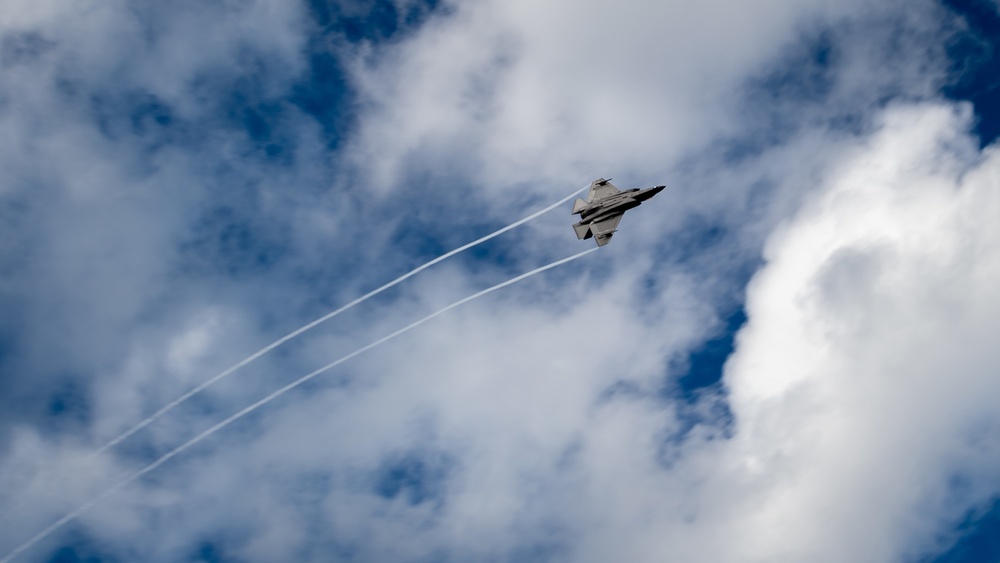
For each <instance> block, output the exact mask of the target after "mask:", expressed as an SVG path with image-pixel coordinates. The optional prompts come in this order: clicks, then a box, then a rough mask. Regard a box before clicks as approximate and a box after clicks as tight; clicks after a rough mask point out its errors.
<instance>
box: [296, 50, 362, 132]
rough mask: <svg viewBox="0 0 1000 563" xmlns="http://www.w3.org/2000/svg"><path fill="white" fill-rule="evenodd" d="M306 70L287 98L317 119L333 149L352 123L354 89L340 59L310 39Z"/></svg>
mask: <svg viewBox="0 0 1000 563" xmlns="http://www.w3.org/2000/svg"><path fill="white" fill-rule="evenodd" d="M310 43H311V47H310V51H311V54H310V55H309V72H308V74H307V75H306V76H305V77H303V79H302V80H301V81H299V82H298V83H297V84H295V85H294V86H293V87H292V91H291V94H290V96H289V98H288V101H289V102H290V103H291V104H293V105H295V106H296V107H298V108H299V109H300V110H301V111H303V112H304V113H306V114H307V115H309V116H311V117H312V118H313V119H315V120H316V122H317V123H319V125H320V127H321V128H322V130H323V136H324V138H325V141H326V146H327V148H328V149H330V150H333V149H336V148H337V146H338V145H339V144H340V142H341V140H342V139H343V138H344V137H345V136H346V135H347V133H348V131H349V130H350V128H351V126H352V125H353V124H354V119H353V118H354V115H353V113H352V112H351V111H349V110H350V104H351V101H352V100H353V92H352V90H351V87H350V84H349V83H348V81H347V77H346V73H345V71H344V69H343V67H342V66H341V64H340V61H339V60H338V59H337V58H336V57H335V56H334V55H333V54H332V53H329V52H326V51H325V50H322V48H323V44H322V43H320V42H319V41H317V40H315V39H313V40H312V41H311V42H310Z"/></svg>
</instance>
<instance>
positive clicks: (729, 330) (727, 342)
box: [677, 307, 747, 398]
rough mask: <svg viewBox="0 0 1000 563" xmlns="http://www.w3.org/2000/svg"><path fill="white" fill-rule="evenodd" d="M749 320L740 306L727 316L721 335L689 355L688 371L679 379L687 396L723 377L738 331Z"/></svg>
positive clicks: (680, 386) (691, 395)
mask: <svg viewBox="0 0 1000 563" xmlns="http://www.w3.org/2000/svg"><path fill="white" fill-rule="evenodd" d="M746 321H747V316H746V311H744V309H743V307H739V308H738V309H736V310H735V311H733V312H732V313H730V314H729V316H728V317H727V318H726V325H725V328H724V330H723V332H722V334H720V335H719V336H717V337H715V338H713V339H711V340H709V341H707V342H705V344H704V345H703V346H702V347H701V348H699V349H697V350H695V351H693V352H691V353H690V354H689V355H688V358H687V363H688V366H689V367H688V369H687V372H686V373H685V374H684V375H683V376H681V377H680V378H679V379H678V380H677V384H678V386H679V388H680V392H681V393H682V394H683V395H684V396H685V397H686V398H692V397H693V393H694V392H695V391H696V390H698V389H701V388H704V387H708V386H710V385H715V384H716V383H718V382H719V381H720V380H721V379H722V368H723V365H724V364H725V363H726V360H727V359H729V356H730V354H732V353H733V349H734V347H735V338H736V332H737V331H739V330H740V329H741V328H743V325H744V324H745V323H746Z"/></svg>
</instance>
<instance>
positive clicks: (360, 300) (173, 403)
mask: <svg viewBox="0 0 1000 563" xmlns="http://www.w3.org/2000/svg"><path fill="white" fill-rule="evenodd" d="M585 189H587V188H582V189H579V190H577V191H575V192H573V193H571V194H570V195H568V196H566V197H564V198H563V199H561V200H559V201H557V202H555V203H553V204H552V205H550V206H548V207H546V208H545V209H542V210H540V211H536V212H535V213H532V214H531V215H528V216H527V217H525V218H524V219H521V220H520V221H517V222H514V223H511V224H510V225H507V226H506V227H504V228H502V229H500V230H498V231H494V232H492V233H490V234H488V235H486V236H484V237H482V238H480V239H476V240H474V241H472V242H470V243H468V244H466V245H464V246H460V247H458V248H456V249H455V250H452V251H451V252H448V253H447V254H442V255H441V256H438V257H437V258H435V259H433V260H431V261H430V262H427V263H426V264H424V265H422V266H417V267H416V268H414V269H412V270H410V271H409V272H407V273H405V274H403V275H402V276H399V277H398V278H396V279H394V280H392V281H391V282H389V283H387V284H385V285H383V286H382V287H379V288H378V289H373V290H372V291H369V292H368V293H366V294H364V295H362V296H361V297H358V298H357V299H355V300H354V301H351V302H350V303H348V304H346V305H344V306H342V307H340V308H339V309H337V310H335V311H333V312H332V313H327V314H326V315H324V316H322V317H320V318H318V319H316V320H314V321H312V322H311V323H309V324H307V325H304V326H302V327H301V328H298V329H296V330H294V331H292V332H289V333H288V334H286V335H285V336H282V337H281V338H279V339H277V340H275V341H274V342H272V343H270V344H268V345H267V346H265V347H263V348H261V349H260V350H257V351H256V352H254V353H253V354H251V355H249V356H247V357H246V358H245V359H243V360H240V361H239V362H237V363H235V364H233V365H232V366H231V367H229V368H227V369H226V370H225V371H223V372H221V373H219V374H217V375H215V376H213V377H212V378H210V379H208V380H207V381H205V382H204V383H202V384H200V385H198V386H197V387H194V388H193V389H191V390H190V391H188V392H186V393H184V394H183V395H181V396H180V397H177V398H176V399H174V400H173V401H170V402H169V403H167V404H166V405H164V406H163V407H162V408H160V410H158V411H156V412H154V413H153V414H151V415H149V416H148V417H146V419H145V420H143V421H142V422H139V423H137V424H136V425H135V426H133V427H131V428H129V429H128V430H126V431H125V432H122V433H121V434H120V435H118V437H116V438H114V439H113V440H111V441H109V442H108V443H106V444H104V445H103V446H101V447H100V448H99V449H98V450H97V451H96V452H94V455H99V454H101V453H104V452H105V451H107V450H108V449H110V448H113V447H115V446H116V445H118V444H119V443H121V442H122V441H123V440H125V439H127V438H128V437H129V436H131V435H133V434H135V433H136V432H138V431H140V430H142V429H143V428H145V427H147V426H149V425H150V424H152V423H153V422H154V421H155V420H156V419H158V418H160V417H161V416H163V415H165V414H167V413H168V412H169V411H171V410H173V409H174V408H175V407H176V406H177V405H180V404H181V403H183V402H184V401H186V400H188V399H190V398H191V397H192V396H194V395H196V394H198V393H200V392H201V391H204V390H205V388H207V387H208V386H210V385H212V384H214V383H216V382H217V381H219V380H220V379H223V378H225V377H227V376H229V375H230V374H232V373H233V372H235V371H236V370H238V369H240V368H242V367H243V366H245V365H247V364H249V363H250V362H253V361H254V360H256V359H257V358H259V357H261V356H263V355H264V354H267V353H268V352H270V351H271V350H274V349H275V348H277V347H278V346H281V345H282V344H284V343H285V342H288V341H289V340H291V339H293V338H295V337H296V336H299V335H300V334H302V333H303V332H306V331H307V330H310V329H312V328H315V327H316V326H317V325H319V324H321V323H324V322H326V321H328V320H330V319H332V318H333V317H336V316H337V315H339V314H341V313H343V312H344V311H346V310H348V309H350V308H351V307H354V306H355V305H359V304H361V303H363V302H365V301H367V300H368V299H370V298H372V297H374V296H376V295H378V294H379V293H382V292H383V291H385V290H387V289H389V288H391V287H393V286H395V285H397V284H399V283H401V282H402V281H404V280H406V279H408V278H410V277H413V276H415V275H417V274H418V273H420V272H422V271H424V270H426V269H427V268H430V267H431V266H433V265H434V264H437V263H438V262H441V261H443V260H447V259H448V258H451V257H452V256H454V255H456V254H458V253H460V252H462V251H465V250H468V249H470V248H472V247H473V246H476V245H478V244H482V243H484V242H486V241H488V240H490V239H491V238H494V237H497V236H500V235H502V234H503V233H506V232H507V231H509V230H511V229H514V228H516V227H520V226H521V225H523V224H525V223H527V222H528V221H531V220H532V219H536V218H538V217H539V216H541V215H544V214H545V213H548V212H549V211H552V210H553V209H555V208H556V207H559V206H560V205H562V204H564V203H566V202H567V201H569V200H571V199H573V198H574V197H575V196H576V195H577V194H578V193H580V192H582V191H583V190H585Z"/></svg>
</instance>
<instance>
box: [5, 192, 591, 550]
mask: <svg viewBox="0 0 1000 563" xmlns="http://www.w3.org/2000/svg"><path fill="white" fill-rule="evenodd" d="M573 195H576V194H575V193H574V194H573ZM571 197H572V196H571ZM560 203H564V202H560ZM557 205H558V204H557ZM549 209H551V208H549ZM545 211H547V210H543V211H540V212H539V214H540V213H544V212H545ZM536 216H537V214H536ZM531 218H532V217H528V218H526V219H523V220H522V221H521V222H522V223H523V222H524V221H527V220H530V219H531ZM514 226H516V224H515V225H512V226H511V227H508V229H509V228H513V227H514ZM497 232H498V233H499V232H502V231H497ZM495 234H496V233H495ZM495 234H494V235H490V236H495ZM481 240H485V239H481ZM477 242H479V241H477ZM471 244H474V243H470V245H471ZM464 248H467V246H466V247H463V248H462V249H464ZM462 249H458V250H455V251H452V253H451V254H454V253H455V252H459V251H460V250H462ZM597 249H598V247H594V248H591V249H590V250H584V251H583V252H581V253H579V254H574V255H573V256H570V257H568V258H563V259H562V260H556V261H555V262H552V263H550V264H548V265H545V266H542V267H540V268H536V269H534V270H531V271H530V272H527V273H525V274H521V275H519V276H517V277H514V278H511V279H509V280H507V281H505V282H503V283H498V284H497V285H494V286H492V287H489V288H487V289H484V290H482V291H480V292H478V293H474V294H472V295H470V296H468V297H465V298H464V299H460V300H458V301H456V302H454V303H452V304H451V305H448V306H447V307H444V308H443V309H439V310H437V311H435V312H433V313H431V314H430V315H427V316H426V317H424V318H422V319H420V320H418V321H414V322H412V323H410V324H408V325H406V326H405V327H403V328H401V329H399V330H397V331H396V332H393V333H391V334H389V335H387V336H383V337H382V338H380V339H378V340H376V341H374V342H372V343H371V344H367V345H365V346H362V347H361V348H358V349H357V350H355V351H353V352H351V353H350V354H347V355H346V356H343V357H341V358H339V359H337V360H334V361H332V362H330V363H328V364H326V365H325V366H323V367H321V368H319V369H316V370H315V371H312V372H310V373H307V374H306V375H303V376H302V377H300V378H298V379H296V380H295V381H293V382H291V383H289V384H287V385H285V386H284V387H281V388H280V389H278V390H277V391H275V392H273V393H271V394H270V395H268V396H266V397H264V398H263V399H260V400H259V401H257V402H255V403H253V404H251V405H250V406H248V407H245V408H243V409H242V410H240V411H237V412H236V413H234V414H232V415H230V416H229V417H228V418H226V419H224V420H222V421H221V422H218V423H216V424H215V425H214V426H212V427H210V428H209V429H208V430H205V431H203V432H202V433H201V434H198V435H197V436H195V437H194V438H191V439H190V440H188V441H187V442H184V443H183V444H181V445H180V446H177V447H176V448H174V449H173V450H171V451H169V452H167V453H166V454H163V455H162V456H161V457H160V458H158V459H157V460H156V461H153V462H152V463H150V464H149V465H147V466H145V467H143V468H142V469H140V470H138V471H136V472H135V473H132V474H131V475H129V476H128V477H126V478H125V479H122V480H121V481H119V482H118V483H116V484H115V485H114V486H112V487H111V488H109V489H107V490H106V491H104V492H103V493H101V494H100V495H98V496H97V497H95V498H94V499H92V500H90V501H88V502H86V503H85V504H83V505H81V506H79V507H78V508H77V509H76V510H73V511H72V512H70V513H69V514H67V515H65V516H63V517H62V518H60V519H59V520H57V521H56V522H54V523H52V524H50V525H49V526H48V527H47V528H45V529H44V530H42V531H40V532H38V533H37V534H35V535H34V536H32V537H31V539H29V540H28V541H26V542H24V543H23V544H21V545H20V546H18V547H17V548H15V549H14V550H13V551H11V552H10V553H8V554H7V555H5V556H4V557H3V559H0V563H9V562H10V561H13V560H14V558H15V557H17V556H18V555H20V554H21V553H23V552H24V551H26V550H28V549H30V548H31V547H32V546H33V545H35V544H36V543H38V542H39V541H41V540H42V539H43V538H45V537H46V536H48V535H49V534H51V533H52V532H54V531H55V530H57V529H59V528H60V527H61V526H63V525H64V524H66V523H67V522H69V521H70V520H73V519H74V518H76V517H77V516H79V515H81V514H83V513H84V512H86V511H88V510H90V509H91V508H93V507H94V506H95V505H97V504H98V503H100V502H101V501H102V500H104V499H105V498H107V497H109V496H111V495H112V494H114V493H115V492H117V491H118V490H119V489H121V488H122V487H124V486H125V485H128V484H129V483H131V482H132V481H135V480H136V479H138V478H139V477H142V476H143V475H145V474H147V473H149V472H150V471H153V470H154V469H156V468H157V467H159V466H161V465H163V464H164V463H166V462H167V461H169V460H171V459H172V458H174V457H177V456H178V455H180V454H181V453H183V452H184V451H185V450H187V449H188V448H190V447H191V446H194V445H195V444H197V443H198V442H201V441H202V440H204V439H205V438H208V437H209V436H211V435H212V434H215V433H216V432H218V431H219V430H221V429H223V428H225V427H226V426H228V425H230V424H232V423H233V422H235V421H237V420H239V419H240V418H243V417H244V416H246V415H248V414H250V413H251V412H253V411H255V410H257V409H259V408H260V407H263V406H264V405H266V404H267V403H270V402H271V401H273V400H275V399H277V398H278V397H280V396H281V395H284V394H285V393H287V392H289V391H291V390H292V389H295V388H296V387H298V386H299V385H302V384H303V383H305V382H307V381H309V380H310V379H312V378H314V377H316V376H317V375H320V374H321V373H324V372H327V371H329V370H331V369H333V368H335V367H336V366H338V365H340V364H342V363H344V362H346V361H348V360H350V359H351V358H354V357H355V356H358V355H360V354H363V353H365V352H367V351H368V350H371V349H372V348H375V347H376V346H380V345H382V344H384V343H385V342H388V341H389V340H392V339H393V338H396V337H397V336H399V335H401V334H403V333H405V332H408V331H410V330H413V329H414V328H416V327H418V326H420V325H422V324H424V323H426V322H427V321H429V320H431V319H433V318H434V317H437V316H439V315H442V314H444V313H447V312H448V311H450V310H452V309H454V308H455V307H458V306H460V305H464V304H465V303H468V302H469V301H472V300H474V299H478V298H480V297H482V296H484V295H487V294H489V293H492V292H494V291H496V290H498V289H502V288H504V287H507V286H508V285H511V284H515V283H517V282H519V281H521V280H523V279H525V278H530V277H531V276H534V275H535V274H540V273H542V272H544V271H546V270H550V269H552V268H555V267H556V266H560V265H562V264H565V263H567V262H571V261H573V260H576V259H577V258H582V257H583V256H586V255H587V254H590V253H591V252H594V251H596V250H597ZM447 256H448V255H447V254H446V255H444V256H442V257H441V258H437V259H436V260H437V261H440V260H443V259H444V258H446V257H447ZM429 264H430V263H428V264H425V265H424V266H422V267H421V268H424V267H426V266H427V265H429ZM418 270H419V269H418ZM418 270H414V272H411V273H410V274H408V275H412V274H413V273H415V272H416V271H418ZM400 279H403V278H400ZM397 281H398V280H397ZM393 283H395V282H393ZM383 287H388V286H383ZM373 294H374V293H372V294H369V296H370V295H373ZM366 297H367V296H366ZM359 302H360V301H359ZM329 316H332V315H328V317H329ZM328 317H327V318H328ZM314 325H315V323H314ZM299 332H301V329H300V331H299ZM293 334H294V333H293ZM286 339H287V338H286ZM272 347H273V346H272Z"/></svg>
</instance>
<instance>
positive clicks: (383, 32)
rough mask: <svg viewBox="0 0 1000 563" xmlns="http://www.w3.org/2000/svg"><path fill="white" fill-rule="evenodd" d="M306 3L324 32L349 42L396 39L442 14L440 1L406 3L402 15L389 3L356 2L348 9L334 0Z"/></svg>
mask: <svg viewBox="0 0 1000 563" xmlns="http://www.w3.org/2000/svg"><path fill="white" fill-rule="evenodd" d="M308 3H309V9H310V13H311V14H312V17H313V19H314V20H315V21H316V23H317V24H318V25H319V26H320V27H321V28H322V29H323V32H324V33H335V34H337V35H340V36H343V37H344V38H345V39H347V40H348V41H349V42H351V43H358V42H362V41H368V42H372V43H380V42H384V41H388V40H398V39H400V38H401V37H402V36H405V35H406V34H408V33H411V32H413V31H415V30H416V29H417V28H419V27H420V26H422V25H423V24H424V23H425V22H426V21H427V19H428V18H430V17H431V16H433V15H436V14H439V13H441V12H444V7H443V6H442V5H441V3H440V2H439V0H423V1H418V2H409V3H407V6H406V10H405V11H404V12H402V13H400V11H399V8H398V7H397V5H396V3H395V2H393V1H392V0H368V1H367V2H365V4H364V8H361V7H359V6H358V4H361V3H360V2H358V3H355V5H352V6H351V7H350V8H349V9H347V10H345V9H344V7H343V3H342V2H338V1H336V0H308Z"/></svg>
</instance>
